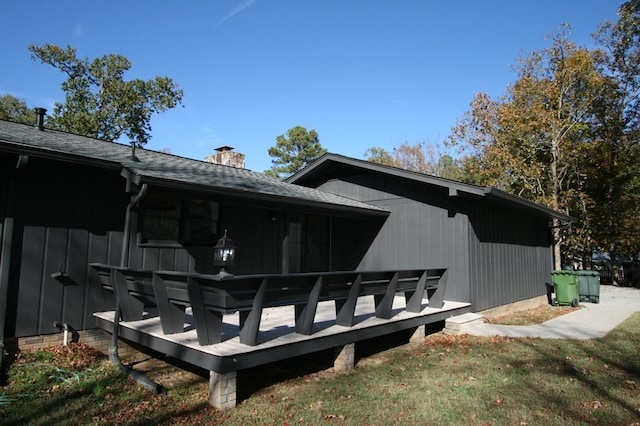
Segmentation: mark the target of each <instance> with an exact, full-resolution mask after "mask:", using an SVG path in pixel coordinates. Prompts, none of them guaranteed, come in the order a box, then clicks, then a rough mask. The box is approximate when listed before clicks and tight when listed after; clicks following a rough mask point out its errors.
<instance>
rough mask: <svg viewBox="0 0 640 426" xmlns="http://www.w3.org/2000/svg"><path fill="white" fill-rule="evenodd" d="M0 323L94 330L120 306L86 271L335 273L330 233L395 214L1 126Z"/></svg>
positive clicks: (232, 173) (227, 172) (224, 171)
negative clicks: (222, 268)
mask: <svg viewBox="0 0 640 426" xmlns="http://www.w3.org/2000/svg"><path fill="white" fill-rule="evenodd" d="M0 165H1V167H0V170H1V172H0V199H1V201H2V202H1V203H0V219H1V221H0V226H1V228H0V231H1V235H2V245H1V246H0V247H1V251H0V255H1V258H0V259H1V263H0V271H1V272H0V298H1V299H2V301H3V302H4V303H2V304H0V307H3V306H6V308H4V309H3V310H2V315H0V319H1V320H2V321H3V324H2V325H3V326H4V327H1V329H4V330H6V334H5V337H7V338H13V337H15V338H21V337H26V336H39V335H47V334H50V333H58V332H59V330H58V329H57V328H56V327H55V326H54V323H59V324H68V325H69V326H70V327H71V328H73V329H74V330H85V329H91V328H93V327H95V319H94V318H93V313H94V312H96V311H100V310H104V309H106V308H108V307H109V306H113V302H112V301H111V300H109V299H108V297H107V295H104V294H103V293H102V292H101V291H99V289H98V288H97V285H98V284H97V281H96V279H95V277H93V276H92V274H91V271H90V268H89V266H88V265H89V264H90V263H92V262H100V263H107V264H114V265H125V266H129V267H136V268H141V269H163V270H176V271H195V272H201V273H208V272H214V271H215V268H214V265H213V261H212V259H213V255H212V250H213V246H214V245H215V243H216V241H217V239H218V238H220V237H221V235H222V233H223V232H224V231H225V230H227V231H228V233H229V236H230V237H232V238H233V240H234V241H235V244H236V245H237V246H238V260H237V261H236V265H235V266H234V270H233V272H234V273H235V274H252V273H254V274H255V273H281V272H299V271H322V270H335V269H340V268H343V267H345V266H346V265H345V263H344V261H343V259H344V258H345V254H346V253H345V252H341V248H340V247H338V248H337V249H334V248H332V247H330V242H331V241H332V233H333V231H332V229H334V228H337V229H341V230H345V229H350V228H352V227H354V226H355V225H356V224H358V223H360V222H363V221H364V222H373V223H381V222H383V221H384V220H385V218H386V217H387V216H388V211H386V210H385V209H384V208H380V207H377V206H373V205H368V204H366V203H362V202H358V201H354V200H350V199H348V198H345V197H341V196H336V195H333V194H330V193H327V192H323V191H320V190H316V189H310V188H306V187H303V186H299V185H291V184H287V183H283V182H281V181H279V180H277V179H274V178H270V177H267V176H266V175H264V174H262V173H255V172H252V171H250V170H246V169H242V168H237V167H230V166H224V165H218V164H211V163H208V162H204V161H196V160H190V159H186V158H181V157H178V156H175V155H170V154H164V153H159V152H154V151H150V150H145V149H137V150H135V152H134V151H132V149H131V147H130V146H127V145H122V144H118V143H113V142H106V141H101V140H95V139H91V138H86V137H82V136H78V135H73V134H68V133H64V132H58V131H54V130H51V129H39V128H38V127H33V126H28V125H23V124H17V123H12V122H7V121H0Z"/></svg>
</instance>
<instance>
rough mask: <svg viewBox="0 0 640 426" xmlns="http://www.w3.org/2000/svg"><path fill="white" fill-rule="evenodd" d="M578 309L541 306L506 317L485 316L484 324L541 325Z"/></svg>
mask: <svg viewBox="0 0 640 426" xmlns="http://www.w3.org/2000/svg"><path fill="white" fill-rule="evenodd" d="M578 309H581V308H580V307H575V308H574V307H571V306H551V305H542V306H538V307H536V308H533V309H527V310H524V311H519V312H514V313H510V314H506V315H493V316H490V315H488V316H485V318H484V322H485V323H488V324H504V325H535V324H542V323H543V322H546V321H549V320H550V319H553V318H557V317H559V316H562V315H566V314H569V313H571V312H574V311H576V310H578Z"/></svg>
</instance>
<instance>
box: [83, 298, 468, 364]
mask: <svg viewBox="0 0 640 426" xmlns="http://www.w3.org/2000/svg"><path fill="white" fill-rule="evenodd" d="M404 308H405V298H404V296H400V295H398V296H396V297H395V298H394V302H393V311H392V316H391V318H389V319H382V318H376V316H375V305H374V298H373V296H365V297H360V298H359V299H358V302H357V307H356V312H355V317H354V319H355V321H354V325H353V326H352V327H345V326H340V325H337V324H336V314H335V307H334V304H333V302H321V303H319V305H318V309H317V312H316V316H315V323H314V329H313V333H312V334H311V335H304V334H299V333H296V332H295V319H294V317H295V315H294V307H293V306H286V307H278V308H266V309H264V311H263V313H262V320H261V327H260V333H259V335H258V342H257V344H256V345H255V346H250V345H245V344H242V343H240V340H239V336H238V329H239V314H237V313H236V314H232V315H226V316H225V317H224V323H223V326H222V341H221V342H220V343H216V344H212V345H206V346H201V345H200V344H199V343H198V337H197V335H196V330H195V326H194V323H193V317H192V315H191V312H190V308H187V311H186V314H187V315H185V321H186V323H185V331H184V332H182V333H176V334H164V333H163V332H162V327H161V324H160V318H159V317H158V315H157V313H156V312H154V309H153V308H152V309H150V310H149V311H148V312H147V313H145V316H144V318H143V319H142V320H138V321H128V322H124V323H123V322H120V327H119V335H120V336H121V337H122V338H124V339H126V340H129V341H131V342H134V343H137V344H140V345H143V346H145V347H148V348H150V349H153V350H155V351H158V352H160V353H163V354H166V355H167V356H170V357H173V358H176V359H179V360H181V361H184V362H187V363H189V364H192V365H195V366H198V367H201V368H204V369H207V370H210V371H212V372H216V373H220V374H225V373H230V372H236V371H238V370H242V369H245V368H250V367H255V366H259V365H263V364H267V363H271V362H275V361H280V360H283V359H288V358H293V357H296V356H299V355H305V354H309V353H313V352H317V351H322V350H325V349H330V348H340V347H341V346H344V345H348V344H352V343H357V342H359V341H362V340H365V339H370V338H375V337H379V336H383V335H387V334H391V333H394V332H398V331H402V330H407V329H416V328H419V327H421V326H425V325H428V324H432V323H436V322H439V321H443V320H445V319H446V318H449V317H451V316H455V315H460V314H464V313H467V312H470V304H469V303H460V302H453V301H446V300H445V302H444V304H443V306H442V308H432V307H429V306H427V304H426V300H425V308H424V309H423V310H422V311H421V312H417V313H412V312H408V311H406V310H405V309H404ZM94 315H95V317H96V319H97V324H98V326H99V327H100V328H102V329H104V330H106V331H107V332H112V331H113V319H114V312H113V311H110V312H97V313H95V314H94Z"/></svg>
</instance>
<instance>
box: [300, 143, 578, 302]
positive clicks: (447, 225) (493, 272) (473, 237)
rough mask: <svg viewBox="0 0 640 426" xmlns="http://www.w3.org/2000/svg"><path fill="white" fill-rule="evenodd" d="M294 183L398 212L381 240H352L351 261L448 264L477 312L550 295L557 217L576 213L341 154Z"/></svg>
mask: <svg viewBox="0 0 640 426" xmlns="http://www.w3.org/2000/svg"><path fill="white" fill-rule="evenodd" d="M288 182H290V183H294V184H297V185H304V186H307V187H309V188H315V189H320V190H322V191H324V192H328V193H331V194H335V195H340V196H343V197H347V198H349V199H352V200H357V201H360V202H363V203H366V204H368V205H373V206H377V207H379V208H381V209H385V210H387V211H389V212H390V214H389V217H388V218H387V219H386V220H385V222H384V224H383V226H382V227H381V228H380V230H379V232H377V234H376V235H375V238H374V239H373V240H371V241H366V242H361V243H360V244H358V243H356V242H355V241H353V242H352V244H354V245H355V247H354V248H356V250H352V251H350V253H355V258H352V259H350V262H348V263H349V264H350V265H349V266H353V267H355V268H362V269H371V268H381V269H384V268H388V267H394V268H411V267H416V266H418V265H421V266H423V267H429V266H432V265H443V266H445V267H447V268H449V280H450V282H451V283H452V287H449V288H448V289H447V295H448V297H449V298H451V299H452V300H458V301H467V302H470V303H471V306H472V307H473V310H474V311H475V312H478V311H483V310H486V309H490V308H495V307H498V306H502V305H506V304H510V303H514V302H519V301H523V300H527V299H532V298H535V297H538V296H540V295H542V294H544V293H545V291H546V290H545V282H548V281H549V280H550V271H552V270H553V269H554V268H553V265H554V263H553V252H552V239H551V231H550V223H551V221H552V219H559V220H561V221H565V222H566V221H571V220H573V219H572V218H571V217H570V216H567V215H564V214H561V213H559V212H556V211H554V210H551V209H548V208H546V207H544V206H541V205H538V204H535V203H532V202H530V201H528V200H526V199H523V198H521V197H517V196H514V195H510V194H507V193H505V192H503V191H500V190H498V189H495V188H488V187H478V186H474V185H467V184H464V183H460V182H454V181H451V180H447V179H442V178H438V177H434V176H429V175H425V174H421V173H415V172H411V171H407V170H403V169H398V168H394V167H388V166H383V165H379V164H375V163H372V162H368V161H362V160H357V159H353V158H348V157H344V156H341V155H336V154H326V155H324V156H323V157H321V158H319V159H318V160H316V161H315V162H313V163H312V164H310V165H309V166H307V167H306V168H305V169H304V170H302V171H300V172H299V173H297V174H295V175H294V176H292V177H290V178H289V179H288ZM365 226H366V225H365ZM347 235H348V234H347ZM354 235H358V234H357V233H355V234H354ZM347 238H348V236H347ZM355 238H356V237H354V239H355Z"/></svg>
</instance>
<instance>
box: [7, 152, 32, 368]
mask: <svg viewBox="0 0 640 426" xmlns="http://www.w3.org/2000/svg"><path fill="white" fill-rule="evenodd" d="M28 162H29V157H28V156H26V155H20V156H19V157H18V164H16V170H17V171H16V173H15V174H13V175H12V176H11V177H10V178H9V188H8V191H7V210H6V212H5V214H6V216H5V218H4V223H3V224H2V229H0V231H1V234H2V235H1V236H2V242H1V243H2V247H1V248H0V371H2V362H3V359H4V328H5V325H6V320H7V300H8V298H9V274H10V272H11V255H12V250H13V227H14V219H15V218H14V216H15V202H16V200H15V198H16V186H17V184H18V179H17V177H16V175H17V173H18V172H20V171H22V170H24V169H25V168H26V167H27V164H28Z"/></svg>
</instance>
